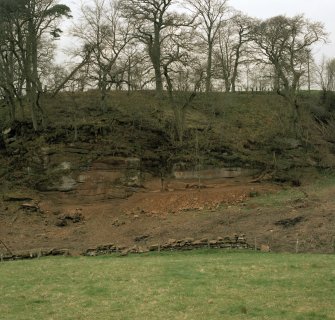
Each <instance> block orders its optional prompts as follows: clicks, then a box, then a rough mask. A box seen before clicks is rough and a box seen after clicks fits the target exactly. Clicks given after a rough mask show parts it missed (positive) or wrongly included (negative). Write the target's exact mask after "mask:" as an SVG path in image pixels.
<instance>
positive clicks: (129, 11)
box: [123, 0, 192, 96]
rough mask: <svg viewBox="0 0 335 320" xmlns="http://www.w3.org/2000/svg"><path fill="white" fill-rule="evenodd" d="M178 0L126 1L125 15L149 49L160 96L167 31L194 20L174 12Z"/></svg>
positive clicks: (124, 2)
mask: <svg viewBox="0 0 335 320" xmlns="http://www.w3.org/2000/svg"><path fill="white" fill-rule="evenodd" d="M176 3H177V0H143V1H139V0H124V1H123V12H124V15H125V16H126V17H127V18H128V19H129V20H130V21H131V22H132V23H133V25H134V26H135V28H136V34H135V36H136V37H137V39H138V40H139V41H140V42H142V43H144V44H145V46H146V47H147V52H148V55H149V57H150V60H151V63H152V66H153V69H154V73H155V86H156V91H157V94H158V95H160V96H161V95H162V91H163V78H162V48H163V47H164V43H165V41H166V33H165V34H164V35H163V32H164V30H165V29H167V28H169V27H171V26H175V27H179V26H185V25H191V23H192V20H190V19H188V17H186V16H185V15H182V14H178V13H177V12H176V11H174V10H173V9H172V8H173V5H174V4H176Z"/></svg>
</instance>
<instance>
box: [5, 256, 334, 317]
mask: <svg viewBox="0 0 335 320" xmlns="http://www.w3.org/2000/svg"><path fill="white" fill-rule="evenodd" d="M0 293H1V299H0V313H1V315H0V318H1V319H4V320H10V319H25V320H29V319H34V320H36V319H61V320H64V319H95V320H98V319H132V320H133V319H226V320H227V319H285V320H288V319H295V320H311V319H319V320H321V319H322V320H327V319H335V256H332V255H302V254H298V255H290V254H261V253H256V252H238V251H216V250H213V251H192V252H186V253H185V252H184V253H164V254H154V255H141V256H135V255H134V256H128V257H116V256H108V257H94V258H84V257H78V258H63V257H61V258H43V259H39V260H30V261H17V262H7V263H0Z"/></svg>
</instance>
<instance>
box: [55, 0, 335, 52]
mask: <svg viewBox="0 0 335 320" xmlns="http://www.w3.org/2000/svg"><path fill="white" fill-rule="evenodd" d="M82 1H83V3H86V2H87V3H89V2H90V0H82ZM60 2H61V3H63V4H66V5H68V6H69V7H70V8H71V10H72V11H73V15H74V16H76V14H77V10H78V6H79V5H80V1H78V0H77V1H76V0H60ZM228 4H229V5H230V6H232V7H234V8H235V9H237V10H240V11H242V12H244V13H246V14H247V15H249V16H251V17H257V18H262V19H266V18H270V17H273V16H276V15H279V14H286V15H287V16H294V15H296V14H301V13H303V14H305V16H306V17H307V18H309V19H311V20H313V21H321V22H323V23H324V25H325V28H326V31H327V32H328V33H329V41H330V43H329V44H327V45H323V44H320V45H318V46H317V47H316V48H315V49H314V53H315V54H316V55H317V57H318V58H321V57H322V55H325V56H326V57H329V58H331V57H335V0H229V2H228ZM65 42H67V41H65Z"/></svg>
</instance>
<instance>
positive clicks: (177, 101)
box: [162, 27, 204, 143]
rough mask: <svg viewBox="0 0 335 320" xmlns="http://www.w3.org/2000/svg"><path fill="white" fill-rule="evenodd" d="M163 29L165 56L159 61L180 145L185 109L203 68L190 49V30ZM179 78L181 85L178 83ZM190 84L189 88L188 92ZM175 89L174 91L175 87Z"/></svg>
mask: <svg viewBox="0 0 335 320" xmlns="http://www.w3.org/2000/svg"><path fill="white" fill-rule="evenodd" d="M175 28H176V27H170V28H169V29H170V30H167V34H168V37H167V46H166V48H165V50H166V53H165V55H164V60H163V62H162V65H163V72H164V77H165V80H166V87H167V93H168V101H169V104H170V106H171V108H172V111H173V114H174V125H175V132H176V136H177V140H178V142H179V143H183V138H184V132H185V121H186V119H185V117H186V110H187V108H188V107H189V106H190V104H191V103H192V101H193V99H194V98H195V97H196V94H197V91H198V90H199V88H200V85H201V83H202V81H203V74H204V72H203V69H202V67H201V64H200V62H199V59H198V57H197V56H195V55H192V53H191V52H192V51H191V48H192V47H193V46H192V39H193V38H194V36H193V35H194V33H193V31H192V30H191V31H190V32H187V31H186V30H184V31H183V30H178V32H177V30H173V29H175ZM181 79H183V80H184V81H183V83H181ZM192 84H193V88H192V89H191V90H190V88H191V86H192ZM176 87H177V88H176Z"/></svg>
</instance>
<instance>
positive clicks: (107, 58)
mask: <svg viewBox="0 0 335 320" xmlns="http://www.w3.org/2000/svg"><path fill="white" fill-rule="evenodd" d="M81 14H82V17H81V19H80V22H81V23H80V24H77V25H75V27H74V28H73V30H72V34H73V35H74V36H75V37H77V38H79V39H80V40H82V42H83V44H84V47H86V48H87V47H90V48H91V55H90V58H91V61H90V70H91V77H92V78H93V79H92V80H93V81H94V82H96V83H97V85H98V88H99V92H100V102H99V104H100V109H101V111H102V112H103V113H104V112H106V111H107V105H106V95H107V91H108V88H109V87H110V85H111V83H115V82H116V77H117V74H118V73H119V72H120V69H119V67H118V66H117V62H118V59H119V58H120V55H121V53H122V51H123V50H124V48H125V46H126V45H127V44H128V43H129V41H130V39H131V38H130V29H129V24H128V23H127V21H125V20H124V19H123V18H122V17H121V14H120V6H119V3H118V2H116V1H107V0H94V2H93V3H92V5H82V7H81Z"/></svg>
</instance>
